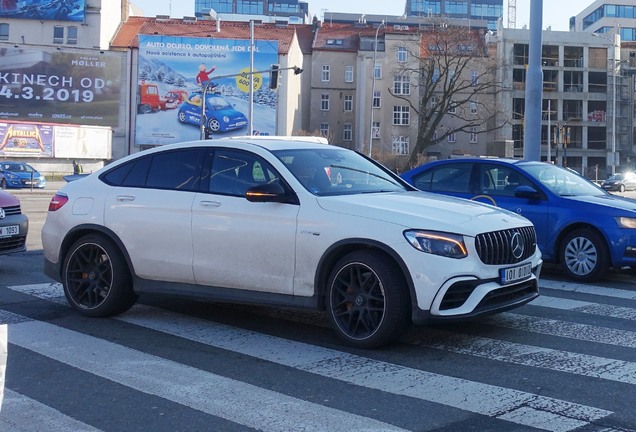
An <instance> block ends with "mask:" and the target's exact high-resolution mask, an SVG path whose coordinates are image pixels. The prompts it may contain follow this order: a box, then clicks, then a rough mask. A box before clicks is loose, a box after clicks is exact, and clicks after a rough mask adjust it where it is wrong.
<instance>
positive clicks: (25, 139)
mask: <svg viewBox="0 0 636 432" xmlns="http://www.w3.org/2000/svg"><path fill="white" fill-rule="evenodd" d="M0 157H19V158H29V157H30V158H42V157H46V158H51V157H55V158H66V159H75V158H81V159H110V158H111V157H112V130H111V128H106V127H101V126H77V125H56V124H41V123H26V122H3V121H0Z"/></svg>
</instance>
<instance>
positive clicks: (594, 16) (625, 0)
mask: <svg viewBox="0 0 636 432" xmlns="http://www.w3.org/2000/svg"><path fill="white" fill-rule="evenodd" d="M570 31H576V32H588V33H618V34H619V35H620V38H621V40H623V41H626V42H628V41H636V0H609V1H608V0H596V1H594V2H592V4H590V5H589V6H588V7H586V8H585V9H583V11H581V12H580V13H579V14H577V15H576V16H573V17H572V18H570Z"/></svg>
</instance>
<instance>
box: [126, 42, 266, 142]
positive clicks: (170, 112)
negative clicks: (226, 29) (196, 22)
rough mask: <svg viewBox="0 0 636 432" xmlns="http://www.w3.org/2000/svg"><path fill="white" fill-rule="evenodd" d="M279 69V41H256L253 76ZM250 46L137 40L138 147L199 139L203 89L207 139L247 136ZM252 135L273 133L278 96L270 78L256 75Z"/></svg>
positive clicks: (248, 43)
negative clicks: (209, 137)
mask: <svg viewBox="0 0 636 432" xmlns="http://www.w3.org/2000/svg"><path fill="white" fill-rule="evenodd" d="M276 63H278V41H264V40H257V41H254V71H269V69H270V68H271V65H272V64H276ZM249 71H250V41H249V40H243V39H236V40H235V39H211V38H192V37H175V36H154V35H139V71H138V79H139V82H138V88H137V116H136V136H135V138H136V139H135V142H136V144H137V145H140V144H143V145H159V144H171V143H175V142H180V141H190V140H197V139H199V138H200V136H201V120H200V119H201V106H202V100H201V99H202V96H203V94H202V93H203V92H202V88H203V86H204V85H205V83H206V82H207V81H211V83H210V84H209V85H208V90H207V91H206V99H207V104H206V106H207V108H206V115H205V117H206V119H207V121H206V124H207V125H208V126H209V128H210V129H209V130H210V131H211V136H212V137H214V136H219V137H222V136H230V135H247V134H249V131H248V125H249V120H248V118H247V116H248V115H249V83H250V78H249ZM253 82H254V91H253V94H254V102H253V110H254V119H253V121H252V123H253V126H254V131H253V133H254V134H257V135H258V134H260V135H274V134H275V133H276V108H277V104H278V94H277V92H276V91H275V90H271V89H270V88H269V73H268V72H266V73H257V74H254V79H253Z"/></svg>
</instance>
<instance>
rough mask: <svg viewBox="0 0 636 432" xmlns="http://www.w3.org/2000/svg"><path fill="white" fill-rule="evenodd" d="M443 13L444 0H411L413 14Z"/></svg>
mask: <svg viewBox="0 0 636 432" xmlns="http://www.w3.org/2000/svg"><path fill="white" fill-rule="evenodd" d="M441 13H442V0H411V15H416V16H429V15H440V14H441Z"/></svg>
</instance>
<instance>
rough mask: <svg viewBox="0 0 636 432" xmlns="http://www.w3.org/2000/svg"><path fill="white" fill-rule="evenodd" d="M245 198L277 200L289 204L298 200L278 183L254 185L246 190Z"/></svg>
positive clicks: (259, 200) (258, 200) (249, 199)
mask: <svg viewBox="0 0 636 432" xmlns="http://www.w3.org/2000/svg"><path fill="white" fill-rule="evenodd" d="M245 198H246V199H247V200H248V201H249V202H277V203H288V204H294V203H295V202H296V200H295V199H294V198H293V197H292V196H291V195H289V194H288V193H287V192H285V189H283V187H282V186H281V185H280V184H278V183H266V184H262V185H258V186H252V187H251V188H249V189H248V190H247V191H246V192H245Z"/></svg>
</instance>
